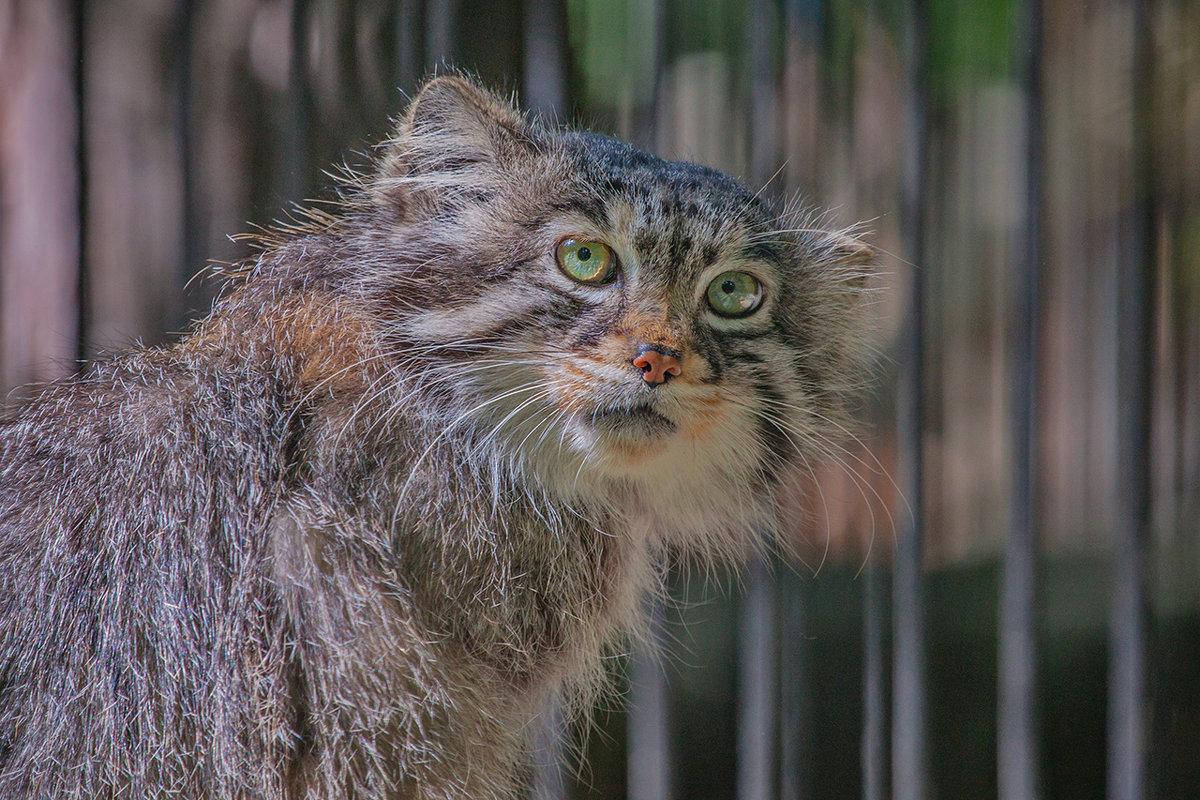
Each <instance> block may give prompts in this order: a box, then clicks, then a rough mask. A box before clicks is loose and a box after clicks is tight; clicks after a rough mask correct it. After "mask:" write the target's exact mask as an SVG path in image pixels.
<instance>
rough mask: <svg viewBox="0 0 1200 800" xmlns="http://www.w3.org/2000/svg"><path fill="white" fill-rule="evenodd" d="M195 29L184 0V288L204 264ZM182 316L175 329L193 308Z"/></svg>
mask: <svg viewBox="0 0 1200 800" xmlns="http://www.w3.org/2000/svg"><path fill="white" fill-rule="evenodd" d="M195 32H196V3H195V0H182V2H181V4H180V9H179V26H178V29H177V31H176V34H175V35H176V37H178V46H179V55H178V58H179V60H178V63H177V66H176V81H177V83H178V87H177V90H176V97H175V103H176V109H175V115H176V121H175V124H176V125H178V126H179V161H180V165H179V167H180V178H181V181H180V183H181V186H180V209H179V213H180V219H181V220H182V222H183V225H182V226H181V227H182V229H183V246H182V248H181V252H180V270H179V275H178V278H177V279H178V281H179V286H180V288H181V289H182V288H183V287H187V286H189V285H191V283H192V276H194V275H195V274H196V272H197V271H198V270H199V269H200V266H201V259H202V255H201V252H200V250H201V242H200V235H199V230H198V228H199V226H198V225H197V224H196V207H197V205H198V200H199V198H198V195H197V191H196V163H195V159H194V157H193V155H194V154H193V151H194V149H195V148H194V143H193V138H194V136H193V133H194V132H193V126H194V124H195V119H196V114H195V93H194V92H193V90H192V89H193V87H192V74H193V68H194V48H195V39H194V36H195ZM176 308H178V309H179V312H180V318H179V319H177V320H175V322H174V325H173V328H174V329H175V330H183V328H184V327H185V326H186V324H187V322H188V317H189V316H190V314H191V311H192V310H191V309H189V308H185V307H184V306H183V304H180V305H178V306H176Z"/></svg>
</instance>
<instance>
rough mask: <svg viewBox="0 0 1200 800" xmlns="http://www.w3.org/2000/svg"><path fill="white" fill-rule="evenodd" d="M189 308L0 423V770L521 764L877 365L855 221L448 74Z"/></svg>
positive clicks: (408, 786)
mask: <svg viewBox="0 0 1200 800" xmlns="http://www.w3.org/2000/svg"><path fill="white" fill-rule="evenodd" d="M343 201H344V202H343V203H342V204H341V205H340V206H339V209H338V211H337V213H336V214H331V215H326V214H314V215H313V216H312V219H311V220H310V222H309V224H308V225H307V226H306V227H304V228H303V229H301V230H295V229H290V230H288V231H287V232H281V233H279V234H278V235H276V236H273V237H268V239H267V241H265V243H264V246H263V249H262V251H261V253H260V254H259V255H258V256H257V258H256V259H254V260H253V261H251V262H249V263H247V264H245V265H243V267H242V268H240V269H238V270H235V271H233V272H234V274H232V275H231V276H230V278H229V287H228V288H227V290H226V292H225V294H224V296H223V298H222V299H221V300H219V301H218V302H217V304H216V305H215V307H214V310H213V311H212V313H211V314H210V315H209V316H208V317H207V318H205V319H203V320H202V321H200V322H199V323H198V324H197V325H196V326H195V327H194V329H193V330H192V331H191V332H190V333H189V334H187V335H186V336H184V337H183V338H182V340H181V341H179V342H177V343H176V344H173V345H171V346H168V347H165V348H160V349H139V350H134V351H131V352H127V353H124V354H121V355H119V356H117V357H115V358H111V359H108V360H105V361H103V362H101V363H98V364H96V365H94V366H93V367H92V368H90V370H89V371H88V372H87V374H86V375H84V376H83V377H81V378H78V379H74V380H70V381H65V382H61V383H57V384H52V385H50V386H48V387H45V388H44V389H43V390H42V391H41V392H40V393H39V395H38V396H37V397H36V398H35V399H34V400H33V401H32V402H30V403H28V404H26V405H25V407H23V408H20V409H16V410H15V411H12V412H10V413H9V415H8V416H7V417H6V418H5V419H4V420H3V421H2V422H0V796H2V797H5V798H26V797H39V798H41V797H46V798H49V797H55V798H64V797H65V798H76V797H78V798H82V797H88V798H94V797H122V798H123V797H130V798H134V797H136V798H146V797H155V798H157V797H173V798H174V797H181V798H199V797H206V798H208V797H212V798H239V797H263V798H284V797H287V798H335V797H339V798H340V797H356V798H364V797H408V798H451V797H455V798H468V797H469V798H507V797H512V796H515V795H516V794H517V793H518V792H519V791H520V784H521V775H522V771H523V765H524V763H525V760H526V756H525V755H524V754H525V751H526V748H527V742H526V739H527V735H528V731H529V729H530V728H531V727H534V726H533V725H532V721H533V720H534V718H535V717H536V716H537V714H538V713H539V712H541V710H542V709H543V708H544V707H545V706H546V705H547V702H548V700H549V699H550V698H551V697H554V696H559V697H562V698H564V699H565V700H566V702H568V703H571V702H574V703H575V704H576V705H579V706H584V705H586V704H587V702H588V701H589V698H590V692H591V690H592V687H594V686H596V685H597V684H598V683H599V680H598V677H599V675H600V674H601V673H602V669H601V666H600V665H601V663H602V660H603V657H604V655H605V654H606V653H610V652H612V651H613V649H614V648H619V647H622V646H623V645H622V642H623V641H625V637H627V636H628V634H629V632H630V631H631V630H632V629H634V628H636V626H637V621H638V617H639V607H640V602H641V600H642V599H643V597H644V596H645V595H646V594H647V593H648V592H650V591H653V590H654V589H655V588H656V587H657V586H659V585H660V582H661V571H662V570H661V567H662V564H663V563H664V561H665V559H666V558H667V557H669V556H671V555H682V556H683V557H688V556H691V557H695V558H697V559H700V560H706V561H712V560H720V561H734V560H737V559H739V558H741V557H742V556H743V555H744V554H745V553H746V551H747V550H748V549H751V548H752V547H753V542H754V537H755V536H756V535H761V534H762V532H763V531H769V530H770V529H771V528H772V527H773V526H775V524H776V523H775V520H776V516H777V512H776V506H777V497H776V494H777V493H778V494H780V495H782V494H784V493H785V491H791V490H786V489H779V488H778V487H781V486H783V487H787V486H790V485H793V484H792V483H790V482H788V481H787V480H786V477H787V475H788V474H789V472H790V471H792V470H794V469H796V468H800V469H803V468H804V466H805V465H806V464H807V463H809V462H810V461H811V460H812V459H813V458H816V457H819V456H820V454H821V453H822V451H828V449H829V447H830V446H831V445H830V444H829V443H830V442H831V441H832V438H833V437H835V436H837V435H838V430H839V428H840V427H841V426H842V424H843V420H844V416H845V413H846V411H845V407H846V404H847V397H848V394H849V391H850V389H851V387H852V384H853V382H854V381H853V378H852V369H851V366H852V362H853V361H854V357H855V355H856V352H857V346H856V344H855V341H856V338H857V328H858V323H857V322H856V319H857V318H858V314H857V311H856V309H857V302H856V296H857V294H858V293H859V289H858V287H859V286H860V280H859V278H860V277H861V275H862V274H863V271H864V270H865V269H866V266H865V265H866V264H867V261H868V260H869V255H870V254H869V252H868V251H867V249H866V248H864V247H862V246H861V245H859V244H858V243H857V242H856V240H854V239H853V238H851V237H847V236H843V235H840V234H837V233H831V232H824V231H822V230H820V229H817V228H813V227H811V226H809V225H806V224H803V222H802V220H801V221H799V222H798V221H797V218H795V217H781V216H779V215H778V214H777V213H776V212H775V211H774V210H772V208H771V206H770V205H769V204H768V203H767V202H765V201H764V200H763V199H761V198H759V197H756V196H754V195H753V194H752V193H751V192H749V191H747V189H746V188H745V187H744V186H743V185H742V184H740V183H738V182H737V181H735V180H733V179H731V178H728V177H725V176H724V175H721V174H720V173H717V172H715V171H713V170H711V169H707V168H705V167H700V166H696V165H693V164H686V163H671V162H667V161H663V160H660V159H658V158H655V157H653V156H650V155H647V154H645V153H643V152H641V151H639V150H636V149H634V148H633V147H630V146H628V145H625V144H622V143H620V142H617V141H614V140H612V139H609V138H606V137H603V136H598V135H594V134H589V133H580V132H572V131H566V130H557V129H552V128H551V127H549V126H546V125H543V124H541V123H538V122H534V121H531V120H529V119H528V118H526V117H525V116H523V115H522V114H521V113H520V112H518V111H517V110H516V109H514V108H513V107H512V106H511V105H510V104H508V103H507V102H505V101H504V100H501V99H499V98H497V97H496V96H493V95H492V94H490V93H488V92H486V91H485V90H483V89H481V88H479V87H478V86H476V85H474V84H473V83H471V82H470V81H468V80H465V79H462V78H459V77H455V76H447V77H442V78H437V79H435V80H433V81H432V82H430V83H428V84H427V85H426V86H425V87H424V89H423V90H422V91H421V92H420V94H419V95H418V96H417V97H416V99H415V100H414V101H413V102H412V104H411V105H410V107H409V109H408V110H407V112H406V113H405V115H404V116H403V118H402V119H401V121H400V123H399V126H398V128H397V131H396V133H395V135H394V138H392V139H391V140H390V141H388V142H386V143H385V144H384V145H382V146H381V147H380V150H379V156H378V158H377V159H376V161H375V163H374V164H373V166H372V168H371V169H370V171H369V172H368V173H367V174H364V175H362V176H360V177H357V178H355V179H352V180H350V181H348V183H347V185H346V186H345V187H343Z"/></svg>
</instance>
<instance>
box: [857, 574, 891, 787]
mask: <svg viewBox="0 0 1200 800" xmlns="http://www.w3.org/2000/svg"><path fill="white" fill-rule="evenodd" d="M867 558H868V561H867V570H866V576H865V580H864V584H865V585H864V588H863V730H862V782H863V800H884V765H885V764H886V763H887V723H886V715H887V711H886V708H885V705H884V704H885V702H886V699H885V698H886V692H885V686H886V680H887V679H886V676H885V675H884V659H883V647H884V636H883V634H884V630H883V627H884V598H883V589H882V587H881V586H880V582H881V581H880V577H881V576H880V571H881V569H882V567H881V565H880V559H879V556H878V554H876V553H868V554H867Z"/></svg>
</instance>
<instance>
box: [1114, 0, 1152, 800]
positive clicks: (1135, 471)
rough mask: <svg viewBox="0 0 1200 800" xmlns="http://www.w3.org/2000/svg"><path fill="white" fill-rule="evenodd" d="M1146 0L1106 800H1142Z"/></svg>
mask: <svg viewBox="0 0 1200 800" xmlns="http://www.w3.org/2000/svg"><path fill="white" fill-rule="evenodd" d="M1151 10H1152V5H1151V3H1150V0H1135V2H1134V4H1133V43H1132V44H1133V64H1132V74H1131V81H1130V83H1129V86H1128V89H1129V91H1130V97H1131V105H1132V126H1133V130H1132V134H1133V139H1132V147H1131V155H1132V158H1133V165H1132V167H1133V168H1132V170H1131V174H1132V184H1131V186H1130V210H1131V214H1130V226H1129V234H1128V240H1127V244H1126V246H1125V247H1124V248H1123V252H1122V257H1121V260H1120V263H1119V264H1118V267H1117V289H1118V293H1117V298H1118V300H1117V302H1118V307H1117V330H1118V337H1117V401H1118V410H1119V422H1118V427H1117V470H1118V484H1117V486H1118V492H1120V499H1119V505H1118V508H1119V510H1118V516H1117V526H1118V527H1117V531H1116V546H1115V548H1114V555H1115V559H1116V560H1115V564H1114V581H1113V583H1114V585H1113V602H1112V609H1111V616H1110V643H1109V648H1110V659H1109V676H1108V797H1109V800H1142V798H1144V797H1146V795H1147V787H1146V740H1145V737H1146V731H1145V727H1146V725H1145V722H1146V721H1145V715H1146V709H1145V694H1146V671H1147V670H1146V660H1147V658H1146V638H1147V633H1146V628H1147V623H1146V618H1147V615H1148V603H1147V583H1148V581H1147V578H1146V569H1147V549H1148V547H1149V539H1150V518H1151V508H1152V506H1151V498H1150V491H1151V487H1150V469H1151V463H1150V432H1151V423H1150V413H1151V404H1150V392H1151V385H1152V384H1151V372H1150V371H1151V364H1152V363H1153V362H1152V359H1153V349H1152V346H1153V342H1152V336H1153V333H1152V332H1153V330H1154V327H1153V308H1154V305H1153V304H1154V298H1155V288H1154V280H1155V260H1154V257H1153V248H1154V243H1155V238H1154V229H1153V226H1154V222H1153V220H1154V210H1153V203H1152V197H1153V193H1152V190H1153V186H1154V181H1153V163H1152V161H1151V157H1152V149H1151V144H1150V130H1151V124H1152V120H1153V117H1152V111H1153V92H1152V91H1151V90H1150V87H1151V86H1152V85H1153V84H1152V83H1151V82H1150V80H1151V76H1152V74H1153V73H1152V69H1151V62H1150V57H1151V36H1152V32H1151V30H1150V19H1151V16H1150V15H1151Z"/></svg>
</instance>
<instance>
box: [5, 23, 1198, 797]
mask: <svg viewBox="0 0 1200 800" xmlns="http://www.w3.org/2000/svg"><path fill="white" fill-rule="evenodd" d="M447 64H451V65H455V66H457V67H461V68H465V69H468V70H471V71H472V72H474V73H476V74H477V75H478V76H480V77H481V78H482V79H483V80H484V81H485V82H486V83H488V84H490V85H492V86H494V87H497V88H499V89H501V90H504V91H513V92H516V93H517V94H518V96H519V97H520V100H521V102H522V103H523V104H524V105H525V106H526V107H528V108H530V109H533V110H534V111H536V112H537V113H540V114H543V115H546V116H547V117H549V118H552V119H556V120H559V121H561V122H564V123H568V124H572V125H580V126H584V127H589V128H594V129H598V130H601V131H605V132H608V133H611V134H614V135H617V136H619V137H621V138H624V139H627V140H630V141H633V142H635V143H637V144H639V145H641V146H643V147H645V148H647V149H649V150H651V151H653V152H655V153H658V154H660V155H663V156H667V157H670V158H682V159H688V160H694V161H698V162H703V163H706V164H710V165H713V166H715V167H718V168H720V169H722V170H725V171H727V172H730V173H732V174H734V175H737V176H740V177H741V178H743V179H744V180H745V181H746V182H747V183H748V184H750V185H751V186H752V187H753V188H755V189H757V188H758V187H760V186H764V185H765V186H766V189H765V192H766V193H767V194H769V195H771V196H773V197H776V198H779V199H784V198H790V197H796V196H799V197H802V198H804V199H806V200H807V201H809V202H811V203H812V204H814V205H816V206H819V207H823V208H829V209H831V210H832V211H831V217H830V219H831V221H832V222H833V223H836V224H840V225H844V224H849V223H852V222H857V221H865V222H866V227H867V229H868V230H870V231H871V233H870V237H869V238H870V241H871V242H872V243H873V244H875V245H876V246H877V247H878V248H879V250H880V252H881V265H882V269H881V275H880V277H879V280H878V282H877V284H878V286H877V288H878V292H877V294H876V297H875V300H874V305H873V310H874V314H873V316H874V318H875V319H876V320H877V321H878V351H879V357H878V359H877V363H876V372H877V375H876V376H875V378H876V380H875V384H876V388H875V389H874V390H873V391H872V392H871V393H870V394H869V395H868V396H867V397H866V398H865V400H864V403H863V408H862V409H861V415H862V417H863V419H864V423H865V424H864V431H863V434H862V435H861V436H860V437H859V439H858V441H853V442H848V443H847V446H846V449H845V451H844V452H843V453H842V454H841V455H842V459H841V461H842V463H841V464H833V465H829V467H828V468H826V469H824V470H823V471H822V472H821V474H820V475H819V476H818V478H819V480H818V481H817V482H816V484H815V485H814V486H810V487H807V488H808V491H806V492H802V491H801V489H802V488H803V487H798V488H797V503H798V504H799V505H800V506H802V507H803V508H805V509H806V510H807V511H809V512H810V513H809V515H808V517H809V518H810V519H811V520H812V523H811V525H809V526H808V527H807V528H806V529H804V530H797V531H795V532H794V534H795V548H794V549H795V550H796V551H797V553H798V554H799V557H798V558H783V557H777V558H774V559H772V561H771V563H768V564H762V565H756V566H755V567H753V568H752V569H750V570H749V571H748V572H747V573H744V574H742V575H740V576H716V577H710V578H708V579H704V576H693V578H692V580H689V581H685V580H684V579H683V578H684V576H681V577H680V580H679V583H678V586H677V587H676V590H675V592H674V596H673V598H672V600H673V602H671V603H669V604H668V605H667V606H666V607H665V608H656V609H653V613H654V614H655V618H656V620H657V623H658V628H659V632H660V634H661V638H662V639H663V641H664V643H665V655H664V656H662V657H661V658H659V659H654V658H649V657H645V656H643V655H640V654H638V655H635V656H634V657H632V658H627V659H624V660H622V662H621V663H619V664H617V665H615V666H614V669H615V670H616V671H617V673H618V676H619V677H618V679H617V680H618V684H619V685H620V686H621V688H622V698H621V699H620V700H614V701H612V702H610V703H608V704H606V706H605V707H604V708H602V709H601V710H600V711H599V712H598V715H597V722H596V724H595V725H594V726H592V727H591V728H588V729H586V730H582V731H575V730H570V731H565V732H563V731H559V730H558V727H557V724H556V722H555V715H554V714H553V713H548V714H547V726H546V731H545V732H544V733H543V735H542V737H541V738H542V745H541V749H540V751H539V756H538V762H539V768H538V770H537V773H536V775H535V781H534V782H535V787H534V793H535V795H537V796H538V797H545V798H555V797H568V796H569V797H575V798H616V797H623V796H629V797H634V798H642V799H643V800H665V798H668V797H676V798H730V797H735V796H736V797H738V798H742V800H759V799H760V798H761V799H762V800H766V798H775V797H781V798H789V799H790V798H860V797H861V798H866V800H877V799H878V798H883V797H896V798H905V799H908V798H911V799H912V800H916V799H917V798H936V797H940V798H956V799H957V798H992V797H1003V798H1034V797H1046V798H1099V797H1106V796H1107V797H1109V798H1114V800H1115V799H1116V798H1121V799H1122V800H1125V799H1126V798H1128V800H1135V799H1136V798H1150V797H1153V798H1180V800H1183V799H1184V798H1188V799H1189V800H1191V799H1193V798H1196V797H1200V4H1198V3H1196V2H1194V0H1192V1H1186V2H1185V1H1183V0H1180V1H1179V2H1171V1H1170V0H1154V1H1153V2H1151V1H1150V0H1144V1H1143V2H1141V3H1130V2H1116V1H1115V0H1114V1H1111V2H1105V1H1103V0H1086V1H1085V0H1080V1H1079V2H1058V3H1055V2H1046V3H1037V2H1027V3H1021V2H1018V0H977V1H973V2H968V1H967V0H922V2H913V3H903V2H897V1H896V0H875V1H874V2H848V1H847V0H774V1H773V2H768V1H767V0H720V1H719V2H710V3H693V2H682V0H524V2H521V0H483V1H482V2H465V1H463V0H459V1H458V2H441V3H439V2H435V1H434V0H425V1H424V2H422V0H356V1H355V2H351V0H206V2H199V0H0V391H3V392H4V393H5V395H4V396H6V397H7V398H8V401H9V402H10V403H16V402H18V401H19V400H20V398H21V397H23V396H25V395H27V394H28V392H29V391H31V390H30V389H28V388H23V387H27V385H28V384H30V383H34V382H38V381H45V380H49V379H53V378H56V377H61V376H65V375H69V374H71V373H72V372H74V371H75V370H77V369H78V368H79V365H80V364H82V363H84V362H85V361H86V360H87V359H90V358H94V357H96V356H97V355H98V354H100V353H103V352H104V351H107V350H111V349H114V348H120V347H124V346H127V345H128V344H130V343H132V342H134V341H141V342H144V343H147V344H155V343H158V342H163V341H169V340H170V339H171V338H173V337H174V336H176V335H177V333H178V332H179V331H182V330H185V329H186V327H187V325H188V321H189V320H191V319H194V318H195V317H196V315H198V314H201V313H203V312H204V310H205V309H206V308H207V307H208V305H209V303H210V302H211V299H212V294H213V292H214V291H215V287H214V286H213V285H212V284H211V282H209V281H205V280H195V281H191V280H190V279H191V278H193V276H195V275H196V274H197V273H198V272H200V271H201V269H202V268H203V266H204V265H205V263H206V262H208V261H210V260H215V261H236V260H238V259H240V258H242V257H245V256H246V255H247V254H248V250H247V248H246V246H245V245H244V244H240V243H239V242H238V241H236V240H232V239H230V238H229V235H230V234H236V233H240V232H245V231H250V230H254V229H255V227H256V226H261V225H267V224H270V223H271V221H273V220H279V219H283V218H286V215H287V214H288V212H289V209H291V208H293V204H295V203H303V202H305V201H306V200H309V199H312V198H321V197H329V196H331V194H332V192H331V190H330V186H331V180H330V178H329V177H328V176H327V175H326V174H325V170H327V169H330V168H331V167H332V166H335V165H338V164H342V163H349V164H352V165H354V164H362V163H364V161H365V159H366V158H367V157H368V156H369V154H370V152H371V146H372V144H373V143H375V142H378V141H379V140H380V139H381V138H383V137H384V136H386V135H387V134H388V131H389V125H390V121H389V119H390V117H394V116H395V115H396V114H398V113H399V112H400V111H401V109H402V108H403V106H404V104H405V96H406V93H407V94H411V93H412V92H413V91H414V90H415V88H416V87H417V86H418V85H419V83H420V80H421V78H422V76H426V75H428V74H430V73H431V72H432V71H435V70H437V69H444V65H447ZM556 731H557V733H556ZM570 752H577V753H581V754H582V755H583V757H584V762H583V764H582V765H581V766H567V767H566V768H564V767H563V766H562V763H561V762H562V761H563V760H564V758H565V760H566V761H567V762H572V758H571V757H570V756H565V757H564V755H563V754H564V753H570Z"/></svg>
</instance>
